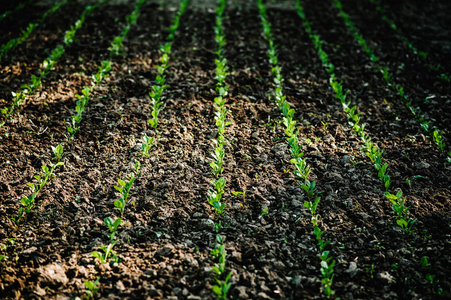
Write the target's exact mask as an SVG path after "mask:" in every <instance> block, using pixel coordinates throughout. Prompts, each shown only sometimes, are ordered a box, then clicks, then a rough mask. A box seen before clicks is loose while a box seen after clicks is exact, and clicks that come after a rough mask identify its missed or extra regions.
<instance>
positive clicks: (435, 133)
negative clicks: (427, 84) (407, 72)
mask: <svg viewBox="0 0 451 300" xmlns="http://www.w3.org/2000/svg"><path fill="white" fill-rule="evenodd" d="M332 1H333V2H334V3H335V5H336V7H337V9H338V10H339V12H340V15H341V17H342V18H343V19H344V21H345V23H346V25H347V27H348V29H349V30H350V32H351V33H352V35H353V36H354V38H355V39H356V41H357V42H358V43H359V44H360V45H361V46H362V48H363V49H364V51H365V53H366V54H367V55H368V57H369V59H370V60H371V62H372V63H373V66H374V68H375V71H377V72H381V73H382V76H383V78H384V80H385V82H386V83H387V85H388V86H389V87H390V88H391V89H393V90H394V91H395V92H397V93H398V95H399V96H400V97H401V99H402V100H403V101H404V104H405V105H406V106H407V108H409V110H410V112H411V113H412V114H413V116H414V117H415V120H416V121H417V122H418V123H419V125H420V127H421V128H422V129H423V130H424V131H425V132H426V133H427V134H429V135H430V137H431V138H432V140H433V141H434V142H435V144H436V145H437V146H438V147H439V149H440V151H441V152H443V153H446V152H447V149H446V143H445V139H444V137H443V130H440V129H438V128H437V127H436V126H433V125H431V122H430V121H426V118H425V116H424V114H423V112H422V111H421V109H420V107H415V106H414V105H413V104H412V99H411V97H409V96H408V95H407V94H406V93H405V91H404V87H402V86H401V85H400V84H398V83H395V82H394V81H393V79H392V78H393V73H391V72H390V71H389V70H388V68H387V66H383V65H381V64H380V63H379V57H377V56H376V55H375V54H374V50H373V49H372V48H371V47H370V46H368V44H367V42H366V41H365V39H364V38H363V37H362V35H361V34H360V32H359V30H358V29H357V28H356V26H355V25H354V23H353V22H352V21H351V20H350V18H349V15H348V14H347V13H346V12H345V11H344V10H343V6H342V4H341V2H340V1H339V0H332ZM446 160H447V161H448V162H449V163H451V150H448V152H447V157H446Z"/></svg>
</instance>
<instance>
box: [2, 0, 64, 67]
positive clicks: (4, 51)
mask: <svg viewBox="0 0 451 300" xmlns="http://www.w3.org/2000/svg"><path fill="white" fill-rule="evenodd" d="M68 2H69V0H65V1H58V2H56V3H55V4H54V5H53V6H52V7H51V8H50V9H49V10H48V11H46V12H45V13H44V14H43V15H42V16H41V17H40V18H39V19H38V20H36V21H35V22H34V23H29V24H28V27H27V29H25V30H22V35H21V36H19V37H17V38H15V39H12V40H10V41H9V42H7V43H6V44H4V45H2V46H1V47H0V59H2V57H3V56H4V55H6V54H7V53H8V52H9V51H11V50H13V49H15V48H16V47H17V46H19V45H20V44H22V43H23V42H24V41H25V40H26V39H27V38H28V37H29V36H30V34H31V33H32V32H33V31H34V30H35V29H36V27H38V26H39V25H41V24H42V23H44V21H45V19H47V17H49V16H51V15H53V14H54V13H55V12H56V11H57V10H58V9H60V8H61V7H62V6H64V5H66V4H67V3H68Z"/></svg>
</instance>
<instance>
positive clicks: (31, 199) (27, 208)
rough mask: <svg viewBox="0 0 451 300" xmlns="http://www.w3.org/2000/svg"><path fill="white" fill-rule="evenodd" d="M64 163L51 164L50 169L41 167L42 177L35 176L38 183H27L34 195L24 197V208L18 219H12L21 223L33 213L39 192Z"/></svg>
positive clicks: (21, 209) (20, 211) (22, 207)
mask: <svg viewBox="0 0 451 300" xmlns="http://www.w3.org/2000/svg"><path fill="white" fill-rule="evenodd" d="M62 165H64V163H62V162H57V163H56V164H50V168H49V167H47V166H46V165H43V166H41V168H42V171H41V175H35V176H34V178H35V179H36V181H37V183H27V185H28V186H29V187H31V189H32V192H33V193H32V194H31V195H30V196H28V197H23V198H22V199H21V200H20V203H21V204H22V206H21V207H20V209H19V211H18V213H17V217H13V218H12V219H13V220H14V221H15V222H16V223H19V221H20V219H21V218H22V217H23V216H24V215H25V214H26V213H31V212H32V211H33V209H34V206H35V200H36V197H37V196H38V194H39V192H40V191H41V190H42V188H43V187H44V186H45V185H46V184H47V182H48V181H49V180H50V178H51V176H52V174H53V172H54V171H55V169H56V167H58V166H62Z"/></svg>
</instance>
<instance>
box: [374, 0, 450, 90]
mask: <svg viewBox="0 0 451 300" xmlns="http://www.w3.org/2000/svg"><path fill="white" fill-rule="evenodd" d="M369 1H370V2H371V3H373V4H374V5H376V9H377V11H378V12H379V13H380V14H381V17H382V20H384V21H385V22H386V23H387V24H388V26H390V28H391V29H392V30H394V31H395V32H396V34H398V36H399V38H400V39H401V40H402V41H403V43H404V44H405V45H406V46H407V47H409V49H411V50H412V52H413V53H414V54H415V55H417V56H419V57H421V59H422V60H423V62H425V63H426V65H427V66H428V67H429V68H430V69H431V70H434V71H439V72H440V76H439V78H441V79H443V80H444V81H446V82H451V76H449V75H446V74H445V73H444V70H440V69H441V66H440V64H432V63H430V62H428V59H427V57H428V53H427V52H424V51H421V50H418V49H417V47H415V45H414V44H413V43H412V42H411V41H410V40H409V39H408V38H407V37H406V36H405V35H403V33H402V31H401V29H399V27H398V26H396V24H395V22H394V21H393V20H392V19H390V18H389V17H388V16H387V14H386V13H385V9H384V7H383V6H382V5H381V3H380V1H378V0H369Z"/></svg>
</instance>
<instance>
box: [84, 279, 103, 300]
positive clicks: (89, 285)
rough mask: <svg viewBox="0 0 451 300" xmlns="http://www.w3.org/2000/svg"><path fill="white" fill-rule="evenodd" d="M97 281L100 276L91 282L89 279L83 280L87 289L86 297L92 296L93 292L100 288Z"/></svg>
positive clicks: (95, 292)
mask: <svg viewBox="0 0 451 300" xmlns="http://www.w3.org/2000/svg"><path fill="white" fill-rule="evenodd" d="M99 281H100V276H99V277H97V279H96V280H95V281H94V282H91V281H89V280H86V281H85V282H84V283H85V287H86V288H87V290H85V293H86V297H87V299H90V298H91V297H93V296H94V295H95V294H97V293H98V292H99V290H100V286H98V285H99Z"/></svg>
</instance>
